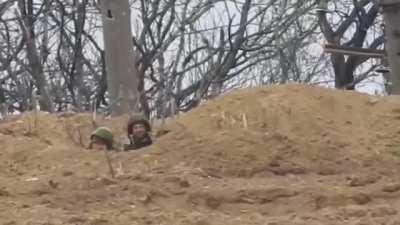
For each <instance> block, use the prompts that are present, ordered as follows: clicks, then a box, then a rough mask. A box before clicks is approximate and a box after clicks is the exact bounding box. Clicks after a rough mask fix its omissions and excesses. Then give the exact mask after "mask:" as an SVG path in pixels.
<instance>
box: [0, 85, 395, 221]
mask: <svg viewBox="0 0 400 225" xmlns="http://www.w3.org/2000/svg"><path fill="white" fill-rule="evenodd" d="M399 100H400V99H399V98H398V97H373V96H366V95H361V94H357V93H353V92H342V91H333V90H327V89H322V88H317V87H308V86H299V85H289V86H277V87H272V88H256V89H246V90H240V91H237V92H233V93H231V94H228V95H226V96H222V97H220V98H218V99H216V100H213V101H209V102H206V103H204V104H203V105H202V106H200V107H198V108H197V109H195V110H193V111H192V112H190V113H187V114H185V115H182V116H179V117H178V118H174V119H171V120H169V121H168V122H167V123H166V125H165V126H161V127H156V129H155V130H156V133H157V131H163V132H158V133H165V134H163V135H161V136H159V137H158V138H157V140H156V144H155V145H153V146H151V147H149V148H147V149H144V150H141V151H133V152H119V153H114V152H113V153H110V154H109V157H110V158H111V160H112V165H113V169H114V170H115V171H116V173H117V177H115V178H112V177H111V176H110V173H109V168H108V166H107V163H106V157H105V155H104V153H103V152H94V151H89V150H85V149H84V146H86V145H87V137H88V135H89V134H90V132H91V130H92V129H93V126H92V122H91V115H88V114H87V115H86V114H80V115H73V116H71V117H59V116H56V115H48V114H43V113H40V114H39V115H35V114H34V113H30V114H25V115H22V116H20V117H16V118H11V119H10V120H9V121H6V122H2V123H1V124H0V146H1V151H0V224H7V225H11V224H32V225H33V224H38V225H39V224H40V225H44V224H46V225H50V224H54V225H55V224H71V225H72V224H92V225H100V224H124V225H125V224H182V225H183V224H196V225H211V224H233V225H235V224H271V225H272V224H276V225H278V224H279V225H280V224H339V223H341V224H342V223H346V224H357V225H361V224H389V225H395V224H400V214H399V212H398V208H399V206H400V200H399V196H400V179H399V178H398V174H399V172H400V170H399V168H400V166H399V165H400V164H399V163H400V139H399V138H400V128H399V127H400V126H399V125H400V101H399ZM124 121H126V117H121V118H113V119H99V120H98V121H97V122H98V123H99V124H100V125H106V126H109V127H111V128H112V129H113V131H114V132H115V133H117V134H118V135H117V136H118V138H119V139H122V138H123V136H124V135H123V132H124V125H123V124H124Z"/></svg>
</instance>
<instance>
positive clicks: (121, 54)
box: [101, 0, 139, 116]
mask: <svg viewBox="0 0 400 225" xmlns="http://www.w3.org/2000/svg"><path fill="white" fill-rule="evenodd" d="M101 11H102V21H103V29H104V31H103V33H104V46H105V54H106V71H107V86H108V93H109V97H110V103H111V104H113V106H112V108H111V110H112V115H114V116H116V115H120V114H123V113H129V112H133V111H137V110H138V102H139V94H138V72H137V68H136V67H135V56H134V51H133V44H132V31H131V21H130V14H131V12H130V6H129V0H101Z"/></svg>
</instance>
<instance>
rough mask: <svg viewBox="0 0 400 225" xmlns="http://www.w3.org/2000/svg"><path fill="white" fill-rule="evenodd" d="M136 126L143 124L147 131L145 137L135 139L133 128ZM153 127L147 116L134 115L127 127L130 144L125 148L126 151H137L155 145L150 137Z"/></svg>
mask: <svg viewBox="0 0 400 225" xmlns="http://www.w3.org/2000/svg"><path fill="white" fill-rule="evenodd" d="M136 124H143V126H144V127H145V129H146V134H145V135H144V136H143V137H135V136H134V135H133V126H134V125H136ZM150 132H151V125H150V123H149V121H148V120H147V119H146V117H145V116H143V115H141V114H134V115H132V116H131V117H130V118H129V121H128V126H127V134H128V138H129V140H130V144H129V145H126V146H125V147H124V150H126V151H128V150H136V149H139V148H143V147H146V146H149V145H151V144H153V141H152V139H151V137H150V134H149V133H150Z"/></svg>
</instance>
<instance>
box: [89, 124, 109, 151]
mask: <svg viewBox="0 0 400 225" xmlns="http://www.w3.org/2000/svg"><path fill="white" fill-rule="evenodd" d="M94 137H96V138H98V139H101V140H103V141H104V142H105V143H106V145H107V149H112V146H113V143H114V136H113V134H112V132H111V130H110V129H108V128H107V127H99V128H97V129H96V130H95V131H93V133H92V134H91V136H90V139H91V140H92V139H93V138H94Z"/></svg>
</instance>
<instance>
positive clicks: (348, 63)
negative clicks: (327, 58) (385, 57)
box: [318, 0, 384, 90]
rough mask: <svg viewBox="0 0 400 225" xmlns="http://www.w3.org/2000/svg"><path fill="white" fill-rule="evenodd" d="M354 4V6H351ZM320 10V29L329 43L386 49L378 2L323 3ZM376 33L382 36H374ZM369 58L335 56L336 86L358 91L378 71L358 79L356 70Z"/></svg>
mask: <svg viewBox="0 0 400 225" xmlns="http://www.w3.org/2000/svg"><path fill="white" fill-rule="evenodd" d="M350 5H351V6H352V7H349V6H350ZM319 7H320V9H319V11H318V17H319V23H320V28H321V31H322V33H323V34H324V37H325V39H326V40H327V42H328V43H329V44H333V45H336V46H342V45H343V46H345V47H355V48H362V47H365V46H366V47H368V48H371V49H378V48H382V46H383V43H384V36H383V34H382V32H379V31H377V27H379V20H378V11H379V7H378V3H377V2H376V1H374V0H361V1H321V2H320V5H319ZM349 9H350V10H349ZM374 32H378V34H379V33H380V34H379V35H375V34H371V33H374ZM371 39H372V40H371ZM368 59H369V57H367V56H359V55H350V56H345V55H343V54H332V55H331V63H332V66H333V69H334V74H335V87H336V88H339V89H349V90H354V89H355V85H356V84H357V83H359V82H361V81H362V80H363V79H364V78H366V77H367V76H368V75H369V74H371V73H370V72H371V71H373V69H374V68H375V67H370V68H368V69H365V70H364V71H363V73H362V75H359V76H358V77H357V76H356V74H355V72H356V69H357V68H359V66H360V65H362V64H363V63H365V62H366V61H367V60H368ZM375 66H376V65H375Z"/></svg>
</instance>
